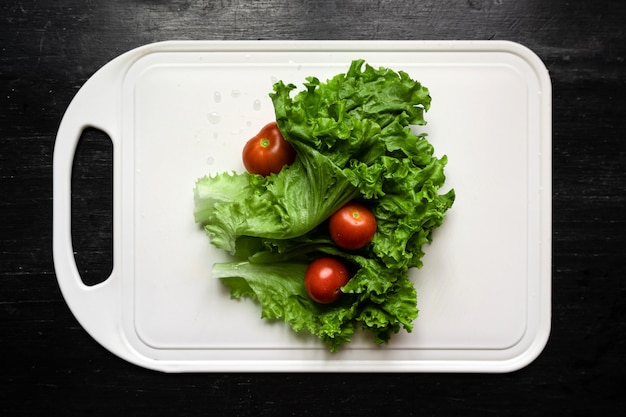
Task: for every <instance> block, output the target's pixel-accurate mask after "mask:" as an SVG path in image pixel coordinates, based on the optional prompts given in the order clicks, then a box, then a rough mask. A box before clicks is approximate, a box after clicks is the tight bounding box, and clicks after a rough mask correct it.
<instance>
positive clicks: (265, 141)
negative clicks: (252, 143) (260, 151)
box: [260, 138, 270, 148]
mask: <svg viewBox="0 0 626 417" xmlns="http://www.w3.org/2000/svg"><path fill="white" fill-rule="evenodd" d="M260 145H261V146H262V147H264V148H267V147H268V146H270V140H269V139H267V138H263V139H261V142H260Z"/></svg>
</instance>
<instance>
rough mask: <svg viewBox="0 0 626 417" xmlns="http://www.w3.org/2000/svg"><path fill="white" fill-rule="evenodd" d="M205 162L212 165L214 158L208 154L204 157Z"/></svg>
mask: <svg viewBox="0 0 626 417" xmlns="http://www.w3.org/2000/svg"><path fill="white" fill-rule="evenodd" d="M206 163H207V165H213V164H214V163H215V158H213V157H212V156H209V157H208V158H207V159H206Z"/></svg>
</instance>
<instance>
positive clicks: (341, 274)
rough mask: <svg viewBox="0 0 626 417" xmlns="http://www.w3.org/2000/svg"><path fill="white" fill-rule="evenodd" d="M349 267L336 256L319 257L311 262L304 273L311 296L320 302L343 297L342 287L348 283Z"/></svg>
mask: <svg viewBox="0 0 626 417" xmlns="http://www.w3.org/2000/svg"><path fill="white" fill-rule="evenodd" d="M349 279H350V275H349V273H348V268H346V266H345V265H344V264H343V263H341V262H340V261H338V260H337V259H335V258H328V257H324V258H319V259H316V260H315V261H313V262H311V264H310V265H309V267H308V268H307V270H306V273H305V274H304V287H305V288H306V292H307V293H308V294H309V296H310V297H311V298H312V299H313V300H314V301H316V302H318V303H320V304H328V303H332V302H333V301H335V300H337V299H338V298H339V297H341V294H342V292H341V287H343V286H344V285H346V284H347V283H348V280H349Z"/></svg>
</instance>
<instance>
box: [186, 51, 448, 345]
mask: <svg viewBox="0 0 626 417" xmlns="http://www.w3.org/2000/svg"><path fill="white" fill-rule="evenodd" d="M296 88H297V87H296V86H295V85H293V84H284V83H283V82H282V81H279V82H277V83H276V84H274V90H273V92H272V93H271V94H270V97H271V99H272V102H273V104H274V110H275V115H276V121H277V123H278V125H279V128H280V130H281V132H282V134H283V136H284V137H285V139H286V140H287V141H289V142H290V143H291V144H292V145H293V146H294V148H295V149H296V151H297V157H296V160H295V161H294V163H293V164H292V165H290V166H288V167H285V168H283V169H282V170H281V171H280V172H279V173H277V174H272V175H270V176H268V177H261V176H259V175H251V174H248V173H223V174H218V175H214V176H205V177H203V178H200V179H198V181H197V182H196V186H195V189H194V198H195V210H194V217H195V220H196V222H198V223H200V224H201V225H203V227H204V229H205V231H206V232H207V234H208V235H209V236H210V238H211V243H212V244H213V245H215V246H217V247H218V248H221V249H224V250H226V251H228V252H229V253H231V254H233V255H234V256H235V257H236V258H237V259H239V260H238V261H236V262H231V263H223V264H216V265H215V266H214V269H213V275H214V276H215V277H218V278H221V279H222V281H223V282H224V284H225V285H227V286H228V287H229V288H230V290H231V295H232V296H233V297H235V298H240V297H247V298H251V299H253V300H255V301H257V302H258V303H259V304H260V305H261V309H262V317H263V318H267V319H282V320H284V321H286V322H287V323H289V324H290V325H291V327H292V328H293V329H294V330H295V331H301V330H306V331H308V332H309V333H311V334H313V335H316V336H318V337H319V338H320V339H321V340H323V341H324V342H326V343H327V344H328V345H329V346H330V349H331V350H333V351H334V350H337V349H338V348H339V346H341V345H342V344H343V343H346V342H348V341H350V338H351V336H352V335H353V334H354V332H355V331H356V329H357V328H358V327H362V328H364V329H367V330H370V331H371V332H373V334H374V339H375V341H376V342H378V343H383V342H385V341H387V340H389V338H390V337H391V335H392V334H393V333H396V332H398V331H399V330H400V329H401V328H404V329H405V330H407V331H411V330H412V328H413V324H412V323H413V321H414V320H415V318H416V317H417V314H418V310H417V294H416V292H415V288H414V286H413V284H412V283H411V281H410V280H409V278H408V270H409V268H413V267H417V268H419V267H421V266H422V261H421V259H422V257H423V256H424V250H423V247H424V245H425V244H427V243H429V242H431V241H432V238H433V231H434V230H435V229H436V228H438V227H439V226H441V224H442V223H443V220H444V217H445V214H446V212H447V210H448V209H449V208H450V207H451V206H452V204H453V202H454V198H455V193H454V190H450V191H448V192H446V193H443V194H442V193H440V189H441V188H442V187H443V185H444V182H445V175H444V168H445V165H446V163H447V158H446V157H445V156H443V157H441V158H437V157H435V156H434V149H433V147H432V145H431V144H430V143H429V142H428V140H427V137H426V134H417V133H416V132H415V129H414V126H416V125H425V124H426V121H425V119H424V112H426V111H427V110H428V109H429V107H430V104H431V97H430V94H429V91H428V89H427V88H426V87H424V86H422V85H421V84H420V83H419V82H417V81H415V80H412V79H411V78H410V77H409V75H408V74H406V73H404V72H402V71H399V72H395V71H393V70H391V69H388V68H378V69H375V68H373V67H371V66H370V65H367V64H365V62H364V61H363V60H355V61H353V62H352V63H351V65H350V67H349V69H348V71H347V72H346V73H345V74H338V75H336V76H335V77H333V78H331V79H329V80H327V81H326V82H321V81H320V80H319V79H317V78H315V77H308V78H306V82H305V83H304V89H302V90H301V91H299V92H297V93H295V94H292V93H294V90H296ZM354 199H356V200H359V201H361V202H362V203H363V204H365V205H366V206H368V207H370V208H371V209H372V211H373V212H374V215H375V217H376V219H377V222H378V227H377V232H376V234H375V236H374V238H373V240H372V242H371V243H370V244H369V245H367V246H366V247H365V248H363V249H360V250H358V251H353V252H350V253H347V252H345V251H342V250H340V249H339V248H338V247H337V246H336V245H334V243H333V242H332V241H331V240H330V238H329V236H328V232H327V227H326V221H327V219H328V217H329V216H330V215H331V214H332V213H334V212H335V211H336V210H337V209H339V208H340V207H341V206H342V205H344V204H345V203H347V202H348V201H350V200H354ZM323 254H326V255H331V256H338V257H342V258H343V259H344V260H345V261H346V262H348V263H349V264H350V265H351V268H352V271H353V274H352V277H351V279H350V281H349V282H348V284H347V285H346V286H345V287H344V288H343V292H344V293H345V294H344V296H343V297H342V298H341V299H340V300H339V301H338V302H335V303H333V304H331V305H329V306H321V305H318V304H316V303H314V302H313V301H312V300H310V299H309V298H308V296H307V294H306V291H305V290H304V284H303V277H304V271H305V269H306V265H307V264H308V263H309V262H310V261H311V260H312V259H314V258H315V257H319V256H321V255H323Z"/></svg>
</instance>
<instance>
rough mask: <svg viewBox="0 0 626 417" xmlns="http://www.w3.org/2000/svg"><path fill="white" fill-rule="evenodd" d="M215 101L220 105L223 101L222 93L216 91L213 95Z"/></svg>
mask: <svg viewBox="0 0 626 417" xmlns="http://www.w3.org/2000/svg"><path fill="white" fill-rule="evenodd" d="M213 100H214V101H215V102H216V103H219V102H220V101H222V93H220V92H219V91H216V92H215V93H213Z"/></svg>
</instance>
